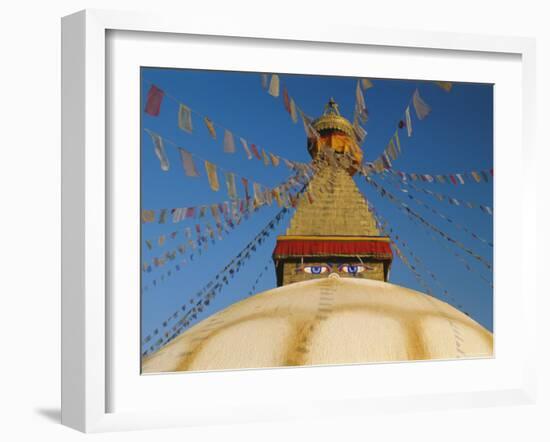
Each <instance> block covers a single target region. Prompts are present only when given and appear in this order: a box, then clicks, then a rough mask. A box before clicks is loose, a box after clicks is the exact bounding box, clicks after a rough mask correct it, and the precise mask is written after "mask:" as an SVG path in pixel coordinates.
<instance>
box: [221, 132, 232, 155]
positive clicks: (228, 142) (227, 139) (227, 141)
mask: <svg viewBox="0 0 550 442" xmlns="http://www.w3.org/2000/svg"><path fill="white" fill-rule="evenodd" d="M223 151H224V152H225V153H235V141H234V139H233V134H232V133H231V132H230V131H229V130H227V129H225V133H224V135H223Z"/></svg>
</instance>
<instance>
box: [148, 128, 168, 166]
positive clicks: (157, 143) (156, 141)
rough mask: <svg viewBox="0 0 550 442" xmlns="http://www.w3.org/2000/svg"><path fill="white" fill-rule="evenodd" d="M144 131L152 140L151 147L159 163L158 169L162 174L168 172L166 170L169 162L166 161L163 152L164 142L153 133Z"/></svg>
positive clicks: (164, 152)
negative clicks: (153, 148)
mask: <svg viewBox="0 0 550 442" xmlns="http://www.w3.org/2000/svg"><path fill="white" fill-rule="evenodd" d="M145 130H146V131H147V133H148V134H149V135H150V136H151V139H152V140H153V145H154V147H155V155H156V156H157V158H158V159H159V161H160V168H161V169H162V170H163V171H164V172H166V171H168V169H170V162H169V161H168V157H167V156H166V151H165V150H164V141H163V140H162V137H161V136H160V135H158V134H156V133H154V132H151V131H150V130H148V129H145Z"/></svg>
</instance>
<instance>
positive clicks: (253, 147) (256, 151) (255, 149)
mask: <svg viewBox="0 0 550 442" xmlns="http://www.w3.org/2000/svg"><path fill="white" fill-rule="evenodd" d="M250 149H251V150H252V153H253V154H254V156H255V157H256V158H258V159H259V160H261V159H262V157H261V156H260V152H258V148H257V147H256V145H255V144H251V145H250Z"/></svg>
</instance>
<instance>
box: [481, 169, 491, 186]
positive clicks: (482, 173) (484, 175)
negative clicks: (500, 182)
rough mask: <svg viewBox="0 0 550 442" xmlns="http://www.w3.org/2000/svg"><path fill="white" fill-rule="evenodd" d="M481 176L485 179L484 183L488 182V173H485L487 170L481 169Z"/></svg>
mask: <svg viewBox="0 0 550 442" xmlns="http://www.w3.org/2000/svg"><path fill="white" fill-rule="evenodd" d="M481 176H482V177H483V179H484V180H485V182H486V183H488V182H489V175H487V172H485V171H484V170H482V171H481Z"/></svg>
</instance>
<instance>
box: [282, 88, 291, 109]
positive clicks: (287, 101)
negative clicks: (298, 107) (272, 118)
mask: <svg viewBox="0 0 550 442" xmlns="http://www.w3.org/2000/svg"><path fill="white" fill-rule="evenodd" d="M283 103H284V105H285V110H286V111H287V112H288V113H289V114H290V99H289V97H288V91H287V90H286V87H285V88H283Z"/></svg>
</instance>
